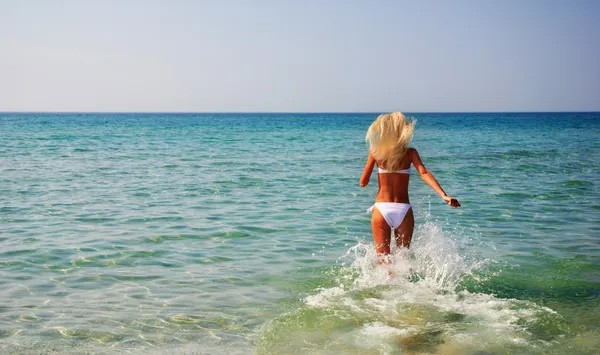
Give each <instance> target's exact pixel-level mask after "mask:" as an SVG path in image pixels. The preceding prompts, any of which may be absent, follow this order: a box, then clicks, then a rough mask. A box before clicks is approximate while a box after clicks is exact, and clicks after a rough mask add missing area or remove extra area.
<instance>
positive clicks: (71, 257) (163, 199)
mask: <svg viewBox="0 0 600 355" xmlns="http://www.w3.org/2000/svg"><path fill="white" fill-rule="evenodd" d="M377 115H378V113H249V114H241V113H214V114H212V113H198V114H196V113H181V114H174V113H1V114H0V353H1V354H251V353H252V354H467V355H469V354H473V355H475V354H477V355H494V354H590V355H591V354H594V355H596V354H598V353H600V113H593V112H583V113H564V112H563V113H549V112H548V113H409V114H407V116H408V117H411V118H412V119H415V120H416V121H417V123H416V128H415V132H414V137H413V140H412V142H411V144H410V146H412V147H414V148H416V149H417V150H418V152H419V154H420V156H421V158H422V160H423V163H424V164H425V166H426V167H427V168H428V169H429V170H430V171H431V172H432V173H433V175H434V176H435V177H436V179H437V180H438V181H439V183H440V184H441V186H442V187H443V188H444V190H445V191H446V192H447V193H448V194H449V195H451V196H453V197H456V198H457V199H458V200H459V201H460V203H461V204H462V207H460V208H458V209H453V208H451V207H449V206H448V205H446V204H445V203H444V202H443V201H442V199H441V198H440V197H439V196H437V195H436V194H435V192H434V191H433V190H432V189H431V188H429V187H428V186H427V185H426V184H425V183H424V182H423V181H422V180H421V179H420V177H419V175H418V173H416V172H415V171H414V170H413V172H412V176H411V178H410V179H411V181H410V187H409V190H410V198H411V203H412V204H413V205H414V212H415V234H414V238H413V242H412V245H411V247H410V249H399V248H395V247H394V248H393V255H392V263H391V264H390V265H386V266H381V265H377V264H376V262H375V252H374V248H373V239H372V234H371V225H370V215H369V214H367V213H366V210H367V208H369V207H370V206H371V205H372V204H373V202H374V199H375V196H376V194H377V174H376V173H374V174H373V176H372V178H371V183H370V184H369V186H367V187H365V188H361V187H360V186H359V179H360V176H361V174H362V172H363V168H364V165H365V162H366V159H367V154H368V149H369V148H368V145H367V143H366V142H365V133H366V131H367V129H368V127H369V125H370V124H371V122H372V121H373V120H374V119H375V118H376V117H377ZM390 271H391V272H390Z"/></svg>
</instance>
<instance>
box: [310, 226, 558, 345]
mask: <svg viewBox="0 0 600 355" xmlns="http://www.w3.org/2000/svg"><path fill="white" fill-rule="evenodd" d="M461 238H462V239H461ZM465 238H466V236H465V235H452V234H451V233H445V232H444V231H443V229H442V227H441V225H440V224H439V223H435V222H432V221H427V222H426V223H424V224H421V225H420V226H418V227H417V228H416V230H415V238H414V240H413V244H412V246H411V249H410V250H407V249H402V250H398V249H396V250H393V251H392V254H391V255H390V258H389V263H388V264H384V265H380V264H377V263H376V262H375V261H376V255H375V250H374V247H373V246H372V245H371V244H370V243H369V244H367V243H365V242H359V243H358V244H357V245H355V246H353V247H351V248H350V249H349V250H348V251H347V253H346V255H344V256H343V257H342V258H341V261H342V263H343V267H342V268H341V271H340V274H339V278H338V281H339V285H337V286H335V287H331V288H324V289H319V290H317V291H318V292H317V293H316V294H314V295H310V296H308V297H306V298H305V299H304V302H305V304H306V305H307V306H308V307H309V308H314V309H328V310H344V311H346V312H351V313H352V314H353V315H354V316H355V317H356V319H357V322H358V323H361V322H362V321H364V323H363V324H362V327H361V328H359V329H358V330H355V331H353V332H352V335H351V336H350V338H352V340H351V341H350V340H349V341H350V342H352V343H354V344H361V345H360V346H361V347H366V348H369V349H371V350H376V349H379V351H383V352H387V351H393V349H392V348H393V347H392V348H387V347H385V346H383V347H382V345H381V344H382V342H383V343H386V344H388V345H390V346H392V345H393V344H395V346H397V345H398V344H404V346H407V347H409V348H410V347H411V346H417V345H415V344H421V345H420V346H425V347H426V348H425V350H426V351H428V352H433V353H436V352H441V353H448V352H450V353H454V352H456V351H458V352H460V351H466V349H470V350H469V351H471V350H473V351H478V349H479V350H481V349H485V348H487V347H488V346H490V344H491V345H494V344H496V345H497V346H500V347H504V346H506V345H507V344H512V345H513V346H528V347H533V346H535V344H534V342H535V341H534V340H532V339H531V337H530V334H529V332H528V331H527V329H526V327H525V326H524V325H523V324H525V323H527V320H530V319H532V318H535V317H536V316H537V315H539V314H549V313H552V310H550V309H548V308H545V307H540V306H538V305H536V304H534V303H532V302H528V301H520V300H515V299H499V298H497V297H495V296H494V295H489V294H483V293H470V292H468V291H466V290H459V289H460V288H459V287H457V286H458V285H459V282H460V281H461V280H462V279H463V278H464V277H467V276H473V274H474V273H476V272H477V271H478V270H480V269H481V268H482V267H483V266H484V265H486V264H488V263H490V262H493V261H492V260H486V259H484V258H481V257H475V256H474V255H468V253H469V252H470V251H469V250H467V251H461V252H459V247H458V245H461V243H462V242H463V241H464V239H465ZM540 312H541V313H540ZM370 319H376V321H368V320H370ZM368 339H371V340H368ZM407 344H408V345H407ZM423 344H425V345H423ZM441 344H444V345H441ZM427 346H429V347H427ZM401 347H402V345H401ZM391 349H392V350H391ZM444 349H446V350H444ZM448 349H453V350H448Z"/></svg>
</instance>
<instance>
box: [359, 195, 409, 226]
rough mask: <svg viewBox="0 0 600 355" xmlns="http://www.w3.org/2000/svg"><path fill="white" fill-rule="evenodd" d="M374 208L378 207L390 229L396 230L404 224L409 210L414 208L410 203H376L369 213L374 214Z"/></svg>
mask: <svg viewBox="0 0 600 355" xmlns="http://www.w3.org/2000/svg"><path fill="white" fill-rule="evenodd" d="M373 207H377V209H378V210H379V212H380V213H381V215H382V216H383V218H385V221H386V222H387V224H388V225H389V226H390V228H392V229H396V228H398V226H399V225H400V224H401V223H402V221H403V220H404V216H406V213H407V212H408V210H409V209H411V208H412V205H411V204H410V203H397V202H375V204H374V205H373V206H371V208H369V209H368V210H367V213H371V212H373Z"/></svg>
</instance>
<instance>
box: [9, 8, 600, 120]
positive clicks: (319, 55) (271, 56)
mask: <svg viewBox="0 0 600 355" xmlns="http://www.w3.org/2000/svg"><path fill="white" fill-rule="evenodd" d="M391 110H402V111H409V112H417V111H555V110H559V111H568V110H588V111H589V110H595V111H600V1H597V0H589V1H585V0H561V1H554V0H540V1H537V0H516V1H506V0H496V1H490V0H474V1H442V0H439V1H417V0H414V1H400V0H397V1H393V0H389V1H385V0H370V1H369V0H364V1H352V0H345V1H342V0H340V1H335V0H329V1H328V0H320V1H316V0H315V1H312V0H305V1H300V0H298V1H295V0H289V1H286V0H273V1H266V0H264V1H263V0H245V1H244V0H239V1H235V0H214V1H208V0H207V1H202V0H197V1H191V0H190V1H185V0H171V1H167V0H164V1H153V0H139V1H137V0H115V1H110V0H108V1H106V0H105V1H101V0H97V1H96V0H87V1H86V0H77V1H75V0H74V1H60V0H52V1H44V0H40V1H33V0H31V1H30V0H0V111H119V112H122V111H178V112H186V111H196V112H201V111H210V112H215V111H228V112H237V111H260V112H277V111H279V112H280V111H286V112H289V111H370V112H373V111H377V112H379V111H391Z"/></svg>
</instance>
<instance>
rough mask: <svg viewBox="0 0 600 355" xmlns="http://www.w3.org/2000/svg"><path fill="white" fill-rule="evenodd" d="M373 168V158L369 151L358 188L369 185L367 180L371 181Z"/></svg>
mask: <svg viewBox="0 0 600 355" xmlns="http://www.w3.org/2000/svg"><path fill="white" fill-rule="evenodd" d="M373 167H375V158H374V157H373V154H371V152H370V151H369V158H367V164H366V165H365V170H364V171H363V174H362V177H361V178H360V187H365V186H367V185H368V184H369V179H371V173H373Z"/></svg>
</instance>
